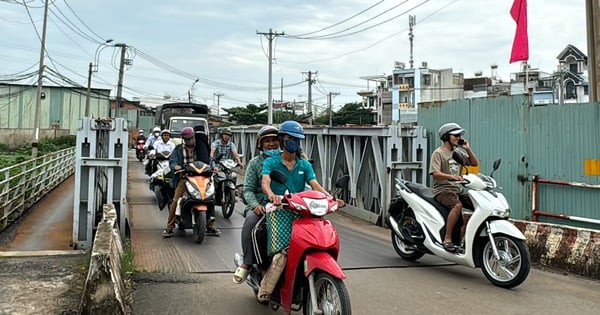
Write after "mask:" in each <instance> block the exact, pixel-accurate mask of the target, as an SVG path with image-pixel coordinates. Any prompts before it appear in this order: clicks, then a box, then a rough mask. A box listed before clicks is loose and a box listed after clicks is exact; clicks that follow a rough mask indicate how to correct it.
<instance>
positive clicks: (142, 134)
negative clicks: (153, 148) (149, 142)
mask: <svg viewBox="0 0 600 315" xmlns="http://www.w3.org/2000/svg"><path fill="white" fill-rule="evenodd" d="M135 140H136V141H139V140H143V141H144V142H145V141H146V136H144V130H140V132H139V133H138V136H137V138H136V139H135Z"/></svg>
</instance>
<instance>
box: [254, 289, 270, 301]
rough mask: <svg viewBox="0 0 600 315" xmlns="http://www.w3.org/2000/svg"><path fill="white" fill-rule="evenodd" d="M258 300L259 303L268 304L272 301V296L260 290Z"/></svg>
mask: <svg viewBox="0 0 600 315" xmlns="http://www.w3.org/2000/svg"><path fill="white" fill-rule="evenodd" d="M256 299H257V300H258V302H259V303H267V302H269V301H270V300H271V294H268V293H266V292H265V291H263V290H262V289H259V290H258V294H257V295H256Z"/></svg>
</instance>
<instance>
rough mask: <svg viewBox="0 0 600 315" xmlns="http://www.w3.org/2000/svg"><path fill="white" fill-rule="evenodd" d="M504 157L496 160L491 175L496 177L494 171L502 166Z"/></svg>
mask: <svg viewBox="0 0 600 315" xmlns="http://www.w3.org/2000/svg"><path fill="white" fill-rule="evenodd" d="M501 162H502V159H497V160H495V161H494V165H492V172H491V173H490V177H494V172H495V171H496V170H497V169H498V168H499V167H500V163H501Z"/></svg>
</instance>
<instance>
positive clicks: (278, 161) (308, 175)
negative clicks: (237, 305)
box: [258, 120, 345, 302]
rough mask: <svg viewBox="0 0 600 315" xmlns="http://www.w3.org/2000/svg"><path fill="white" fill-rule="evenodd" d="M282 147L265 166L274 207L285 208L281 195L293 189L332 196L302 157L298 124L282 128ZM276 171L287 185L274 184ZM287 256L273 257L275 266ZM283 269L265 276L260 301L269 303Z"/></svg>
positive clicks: (288, 123)
mask: <svg viewBox="0 0 600 315" xmlns="http://www.w3.org/2000/svg"><path fill="white" fill-rule="evenodd" d="M278 138H279V144H280V147H281V148H283V151H282V152H281V154H280V155H276V156H273V157H269V158H267V159H266V160H265V162H264V163H263V169H262V190H263V192H264V194H265V195H266V196H267V198H268V200H269V202H271V203H272V204H273V206H275V207H278V206H280V205H281V196H282V195H283V194H285V192H286V190H288V189H289V193H297V192H301V191H304V189H305V187H306V184H308V185H310V187H311V188H312V189H313V190H317V191H320V192H322V193H324V194H326V195H328V196H331V195H330V194H329V192H328V191H327V190H325V188H323V186H321V184H319V182H318V181H317V176H316V175H315V171H314V169H313V167H312V165H311V164H310V162H309V161H307V160H305V159H302V158H300V156H298V154H297V152H298V148H299V147H300V139H304V128H302V125H300V124H299V123H298V122H296V121H293V120H288V121H285V122H283V123H282V124H281V125H280V126H279V132H278ZM272 170H279V171H281V172H283V173H284V174H285V175H286V178H287V181H286V183H285V185H283V184H280V183H277V182H274V181H271V178H270V174H271V171H272ZM337 202H338V207H340V208H341V207H343V206H344V205H345V204H344V201H343V200H341V199H337ZM286 259H287V258H286V257H285V254H284V253H277V254H276V255H274V256H273V262H272V263H271V265H280V266H284V265H285V261H286ZM281 271H282V269H272V268H269V271H267V273H266V274H265V277H264V278H263V281H262V282H261V288H260V290H259V294H258V300H259V301H261V302H265V301H268V300H269V299H270V295H271V293H272V291H273V288H274V287H275V284H276V283H277V281H278V280H279V276H280V275H281Z"/></svg>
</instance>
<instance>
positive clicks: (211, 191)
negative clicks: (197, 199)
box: [206, 183, 215, 197]
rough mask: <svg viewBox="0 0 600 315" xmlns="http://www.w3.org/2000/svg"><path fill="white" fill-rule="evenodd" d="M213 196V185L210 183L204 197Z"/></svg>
mask: <svg viewBox="0 0 600 315" xmlns="http://www.w3.org/2000/svg"><path fill="white" fill-rule="evenodd" d="M214 194H215V184H214V183H210V184H209V185H208V188H207V189H206V196H207V197H208V196H212V195H214Z"/></svg>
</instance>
